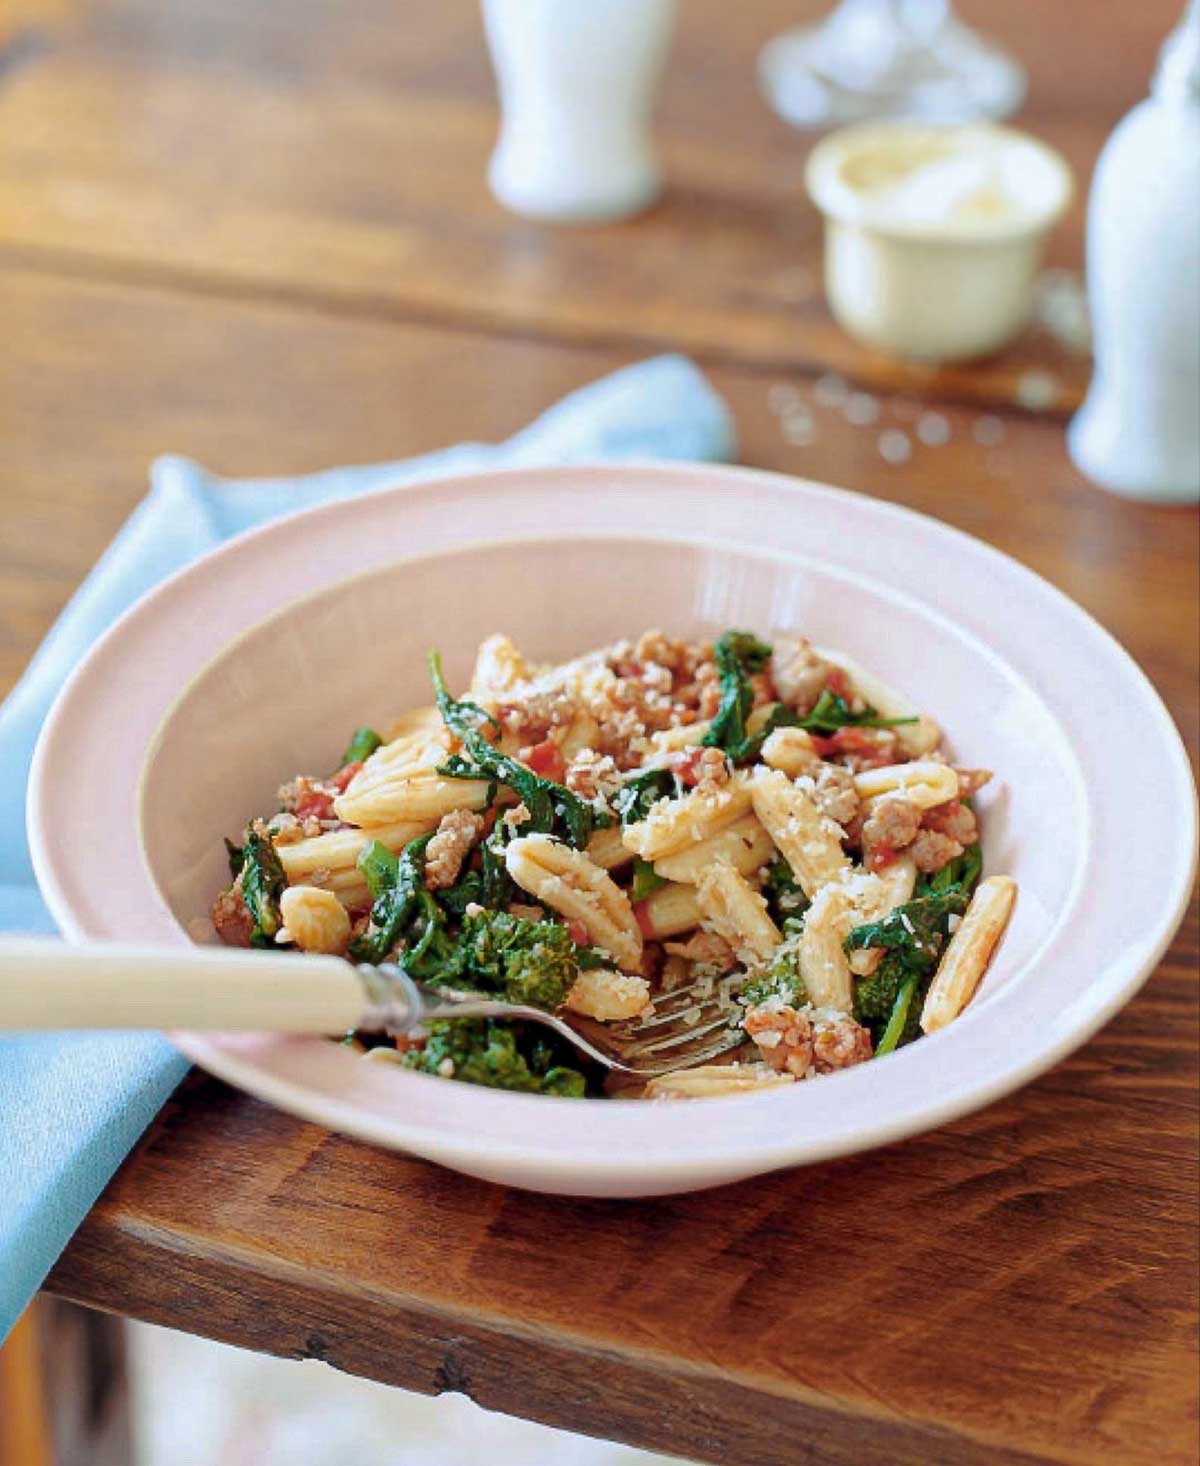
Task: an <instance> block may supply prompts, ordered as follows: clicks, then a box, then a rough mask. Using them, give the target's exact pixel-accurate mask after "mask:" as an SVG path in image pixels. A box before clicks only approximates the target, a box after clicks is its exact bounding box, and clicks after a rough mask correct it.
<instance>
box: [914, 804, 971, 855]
mask: <svg viewBox="0 0 1200 1466" xmlns="http://www.w3.org/2000/svg"><path fill="white" fill-rule="evenodd" d="M921 826H922V828H923V829H926V830H936V831H937V832H938V833H939V834H941V835H949V836H950V838H951V839H952V840H957V841H958V843H959V844H960V845H973V844H974V843H975V841H976V840H978V838H979V825H978V824H977V823H976V820H975V816H974V814H973V813H972V811H971V810H970V809H969V808H968V807H967V806H966V805H965V804H960V803H959V801H958V800H957V799H951V800H950V801H948V803H946V804H938V805H935V806H934V807H933V808H932V809H927V810H926V811H925V815H924V818H923V819H922V820H921Z"/></svg>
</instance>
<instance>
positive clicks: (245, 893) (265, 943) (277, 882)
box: [230, 829, 287, 947]
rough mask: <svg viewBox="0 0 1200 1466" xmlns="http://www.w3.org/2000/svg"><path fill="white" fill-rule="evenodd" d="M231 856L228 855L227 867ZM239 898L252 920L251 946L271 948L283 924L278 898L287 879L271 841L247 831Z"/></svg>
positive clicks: (284, 887) (231, 860)
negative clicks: (240, 896) (240, 897)
mask: <svg viewBox="0 0 1200 1466" xmlns="http://www.w3.org/2000/svg"><path fill="white" fill-rule="evenodd" d="M232 864H233V853H232V851H231V852H230V865H231V866H232ZM241 877H242V899H243V900H244V901H245V903H246V910H247V911H249V913H250V915H251V917H252V918H253V921H254V930H253V932H252V933H251V934H250V941H251V943H252V945H253V946H255V947H273V946H274V945H275V934H276V932H278V930H279V928H280V927H281V926H282V925H283V917H282V915H281V914H280V910H279V898H280V897H281V896H282V895H283V893H284V891H285V890H286V889H287V876H286V875H285V874H284V869H283V866H282V864H281V863H280V860H279V852H278V851H277V850H276V849H275V844H274V841H272V840H271V839H270V837H269V836H267V835H260V834H259V833H258V831H257V830H253V829H252V830H250V831H249V832H248V833H247V835H246V843H245V845H244V846H243V848H242V860H241Z"/></svg>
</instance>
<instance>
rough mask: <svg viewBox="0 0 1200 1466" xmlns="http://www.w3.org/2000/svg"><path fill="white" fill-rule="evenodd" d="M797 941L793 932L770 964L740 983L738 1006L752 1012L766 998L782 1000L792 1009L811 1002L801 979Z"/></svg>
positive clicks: (797, 935)
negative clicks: (740, 1005) (741, 1005)
mask: <svg viewBox="0 0 1200 1466" xmlns="http://www.w3.org/2000/svg"><path fill="white" fill-rule="evenodd" d="M799 937H800V934H799V932H795V933H793V934H792V935H791V936H789V937H787V938H785V939H784V941H782V942H781V943H780V944H779V946H778V947H776V948H775V951H774V953H773V955H772V957H771V961H770V964H769V965H768V966H767V967H765V968H764V969H763V970H762V971H761V972H758V973H756V974H755V975H754V976H753V977H752V978H751V979H750V980H749V981H748V982H746V983H743V985H742V990H741V992H740V993H739V994H738V1001H739V1002H741V1003H744V1004H745V1005H746V1007H747V1008H753V1007H755V1006H756V1005H757V1004H759V1003H765V1002H766V1001H767V1000H768V999H769V998H782V999H783V1000H784V1002H785V1003H790V1004H791V1005H792V1007H793V1008H802V1007H803V1006H804V1005H805V1004H806V1003H808V1002H810V1001H811V999H810V998H809V995H808V989H807V988H806V987H805V986H804V979H803V978H802V977H801V976H800V956H799Z"/></svg>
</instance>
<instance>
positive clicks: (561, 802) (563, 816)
mask: <svg viewBox="0 0 1200 1466" xmlns="http://www.w3.org/2000/svg"><path fill="white" fill-rule="evenodd" d="M429 671H430V675H431V676H432V678H433V687H434V692H435V693H436V695H437V705H438V709H439V710H440V712H441V714H442V718H443V720H444V722H445V724H446V726H447V728H449V729H450V731H451V732H452V733H454V734H455V735H456V736H457V737H458V738H459V740H460V741H461V743H462V745H463V748H464V749H465V750H466V752H465V754H457V753H456V754H452V755H451V757H450V758H449V760H448V761H447V762H446V763H445V764H443V765H442V766H441V767H440V768H439V769H438V772H439V773H440V774H445V775H446V776H447V778H451V779H483V780H486V781H488V782H490V783H492V784H503V785H504V786H505V788H506V789H511V790H512V792H513V793H514V794H515V795H516V796H517V798H518V799H520V800H521V802H522V803H523V804H524V805H525V808H526V809H527V810H528V811H529V815H530V819H529V822H528V824H527V825H526V826H525V827H524V828H525V829H526V832H527V833H531V834H545V835H551V834H559V835H561V836H562V837H563V838H564V839H565V840H566V841H567V843H568V844H570V845H573V846H574V847H575V849H576V850H582V849H583V847H584V846H585V845H586V844H587V842H588V841H589V840H590V839H591V837H592V832H593V831H594V830H595V829H596V828H597V827H598V826H600V825H603V824H606V823H607V822H608V821H607V819H606V817H605V816H604V815H603V813H601V812H600V811H598V810H597V809H596V808H595V806H593V805H592V804H589V803H588V801H587V800H586V799H581V798H580V797H579V795H578V794H576V793H574V792H573V791H572V790H570V789H568V788H566V787H565V785H562V784H556V783H555V782H554V781H553V780H552V779H545V778H543V777H542V776H541V775H540V774H535V773H534V772H533V770H532V769H529V768H526V766H525V765H524V764H523V763H519V762H518V761H517V760H516V759H515V758H510V757H509V755H508V754H506V753H502V752H501V751H500V750H499V749H498V748H497V747H496V746H495V744H494V743H493V742H492V740H491V739H490V738H488V737H487V736H486V734H485V732H484V730H485V729H487V728H490V729H491V730H492V732H493V734H495V735H498V734H499V732H500V727H499V724H498V723H497V722H496V720H495V719H494V718H493V717H492V716H491V715H490V714H489V713H486V712H484V710H483V709H482V708H481V707H480V706H479V704H478V703H475V702H471V701H470V700H469V699H467V698H458V699H456V698H453V697H451V696H450V693H449V690H448V689H447V687H446V679H445V677H444V676H443V674H442V663H441V658H440V657H439V656H438V654H437V652H430V654H429Z"/></svg>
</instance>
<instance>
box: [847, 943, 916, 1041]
mask: <svg viewBox="0 0 1200 1466" xmlns="http://www.w3.org/2000/svg"><path fill="white" fill-rule="evenodd" d="M932 975H933V974H932V969H931V970H930V972H929V973H928V974H927V975H926V976H925V977H922V975H921V974H920V973H917V972H914V971H913V970H912V968H911V967H906V966H905V965H904V963H903V962H902V961H901V960H900V958H899V957H898V956H896V955H895V954H893V953H888V955H887V956H886V957H884V959H883V961H882V962H880V964H879V966H878V967H877V968H876V969H875V971H874V972H873V973H872V974H871V976H870V977H862V978H859V980H858V982H857V984H856V985H855V991H854V1016H855V1018H857V1019H858V1021H859V1022H860V1023H861V1024H862V1025H863V1027H864V1028H869V1029H870V1030H871V1036H872V1038H873V1039H874V1040H875V1044H876V1053H878V1052H879V1047H878V1046H879V1044H880V1043H881V1042H882V1040H883V1035H884V1033H885V1032H886V1030H887V1026H888V1024H889V1022H890V1021H891V1018H892V1014H893V1013H894V1012H895V1011H896V1005H897V1002H898V1000H899V999H900V998H901V996H902V995H903V994H904V992H905V990H906V989H907V988H908V985H909V983H910V982H911V983H912V985H913V989H914V990H915V991H914V996H916V997H918V998H920V999H922V1000H923V999H924V996H925V994H924V988H926V987H927V986H928V985H929V978H930V977H932ZM920 1016H921V1004H920V1002H913V1001H911V999H910V1000H909V1002H908V1004H907V1008H906V1011H905V1016H904V1022H903V1027H902V1029H901V1032H900V1034H899V1036H898V1037H897V1040H896V1042H897V1044H901V1043H910V1042H911V1041H912V1040H913V1039H914V1038H917V1037H919V1036H920V1032H921V1028H920V1021H919V1020H920Z"/></svg>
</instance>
